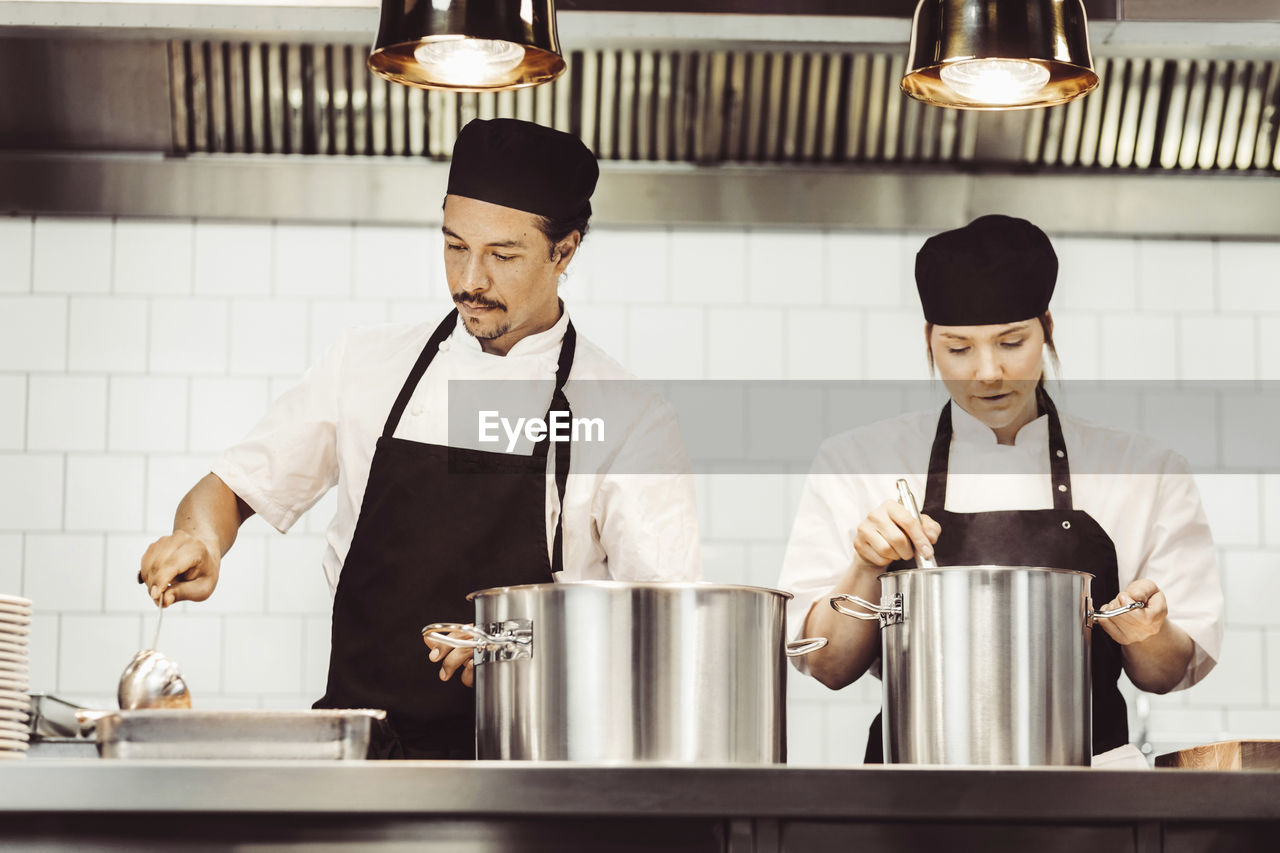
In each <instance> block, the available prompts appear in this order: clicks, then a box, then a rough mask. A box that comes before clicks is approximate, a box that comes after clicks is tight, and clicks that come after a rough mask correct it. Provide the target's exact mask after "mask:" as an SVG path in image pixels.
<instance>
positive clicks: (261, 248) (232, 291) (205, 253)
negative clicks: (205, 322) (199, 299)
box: [194, 222, 272, 296]
mask: <svg viewBox="0 0 1280 853" xmlns="http://www.w3.org/2000/svg"><path fill="white" fill-rule="evenodd" d="M271 234H272V229H271V227H270V226H263V225H257V224H253V223H240V222H201V223H200V224H199V227H197V228H196V229H195V240H194V244H195V245H194V253H195V259H194V273H195V292H196V293H199V294H202V295H205V294H207V295H210V296H266V295H268V294H269V293H270V292H271Z"/></svg>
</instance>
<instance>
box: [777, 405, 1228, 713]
mask: <svg viewBox="0 0 1280 853" xmlns="http://www.w3.org/2000/svg"><path fill="white" fill-rule="evenodd" d="M949 405H950V406H951V420H952V429H953V436H952V440H951V457H950V463H949V469H948V488H947V496H946V503H945V504H944V505H945V507H946V509H948V510H950V511H952V512H992V511H998V510H1017V509H1052V508H1053V494H1052V488H1051V483H1050V473H1049V449H1048V447H1049V428H1048V420H1049V419H1048V416H1046V415H1041V416H1040V417H1039V418H1037V419H1036V420H1034V421H1032V422H1031V423H1029V424H1027V425H1026V426H1024V427H1023V428H1022V429H1021V430H1019V431H1018V434H1017V436H1016V439H1015V443H1014V444H1013V445H1002V444H999V443H998V442H997V441H996V436H995V433H994V432H993V431H992V430H991V429H990V428H989V427H987V426H986V425H985V424H983V423H982V422H981V421H979V420H978V419H977V418H975V417H973V416H972V415H970V414H969V413H968V412H966V411H965V410H964V409H962V408H961V407H960V406H957V405H955V403H950V404H949ZM1059 419H1060V420H1061V423H1062V434H1063V438H1064V440H1065V441H1066V445H1067V460H1068V463H1069V465H1070V467H1071V493H1072V499H1073V503H1074V507H1075V508H1076V509H1078V510H1084V511H1085V512H1087V513H1088V514H1089V515H1090V516H1092V517H1093V519H1094V520H1095V521H1097V522H1098V524H1100V525H1101V526H1102V529H1103V530H1105V531H1106V532H1107V535H1108V536H1110V537H1111V540H1112V542H1114V543H1115V548H1116V560H1117V567H1118V574H1119V581H1120V589H1122V590H1123V589H1124V588H1125V587H1126V586H1128V585H1129V583H1131V582H1132V581H1133V580H1135V579H1136V578H1150V579H1151V580H1153V581H1155V583H1156V585H1157V586H1158V587H1159V588H1160V589H1161V591H1163V592H1164V594H1165V599H1166V600H1167V602H1168V607H1169V619H1170V620H1172V621H1173V622H1174V623H1176V624H1177V625H1178V627H1180V628H1182V629H1183V630H1184V631H1186V632H1187V634H1188V635H1189V636H1190V637H1191V639H1192V640H1193V641H1194V642H1195V647H1196V648H1195V656H1194V659H1193V660H1192V663H1191V666H1190V667H1189V668H1188V670H1187V674H1186V676H1185V677H1184V678H1183V680H1182V682H1181V683H1180V684H1178V686H1177V687H1176V688H1174V689H1182V688H1185V687H1190V686H1191V685H1192V684H1195V683H1196V682H1197V681H1199V680H1200V679H1202V678H1204V677H1205V676H1206V675H1207V674H1208V673H1209V671H1210V670H1211V669H1213V666H1214V664H1215V663H1216V662H1217V659H1218V655H1219V651H1220V649H1221V647H1222V607H1223V601H1222V585H1221V583H1220V581H1219V576H1218V565H1217V559H1216V556H1215V554H1214V550H1213V539H1212V537H1211V535H1210V532H1209V524H1208V521H1207V520H1206V518H1205V514H1204V509H1203V508H1202V507H1201V505H1200V493H1199V490H1198V489H1197V488H1196V485H1195V481H1194V479H1193V478H1192V476H1191V472H1190V469H1189V467H1188V465H1187V462H1186V460H1185V459H1183V458H1182V457H1181V456H1179V455H1178V454H1176V453H1174V452H1172V451H1170V450H1166V449H1163V448H1160V447H1158V446H1156V445H1155V444H1154V443H1153V442H1152V441H1151V440H1150V439H1148V438H1146V437H1144V436H1140V435H1137V434H1135V433H1131V432H1126V431H1124V430H1118V429H1110V428H1107V427H1102V426H1098V425H1096V424H1092V423H1089V422H1087V421H1084V420H1081V419H1078V418H1073V417H1070V416H1069V415H1065V414H1060V415H1059ZM937 423H938V413H937V412H936V411H933V412H914V413H911V414H907V415H902V416H900V417H896V418H892V419H889V420H886V421H881V422H879V423H876V424H872V425H870V426H865V427H860V428H857V429H853V430H849V431H848V432H844V433H841V434H840V435H837V436H835V437H833V438H830V439H828V440H827V441H826V442H824V444H823V445H822V447H821V448H820V450H819V451H818V456H817V459H816V460H815V461H814V464H813V468H812V470H811V472H810V474H809V477H808V479H807V481H806V483H805V488H804V493H803V495H802V496H801V499H800V506H799V509H798V511H797V514H796V520H795V525H794V527H793V529H792V532H791V539H790V542H789V543H788V545H787V551H786V557H785V558H784V561H783V568H782V575H781V577H780V579H779V580H778V585H779V586H780V587H782V588H783V589H785V590H787V591H789V592H791V593H792V594H793V595H794V596H795V597H794V598H793V599H792V600H791V601H790V602H789V604H788V611H787V624H788V625H789V626H790V633H791V634H792V636H793V638H798V637H800V636H801V635H802V632H803V626H804V621H805V619H806V618H807V616H808V613H809V609H810V607H811V606H812V605H813V604H814V603H815V602H817V601H819V600H820V599H824V598H825V596H826V594H827V593H828V592H829V591H830V590H831V588H832V587H833V586H834V585H835V584H836V582H837V581H838V580H839V579H840V577H841V576H842V575H844V574H845V572H846V571H848V569H849V567H850V566H851V565H852V564H853V560H854V557H855V554H854V550H853V539H854V535H855V534H856V533H857V529H858V525H859V524H861V523H862V521H863V520H864V519H865V518H866V517H867V515H868V513H870V512H871V510H873V509H875V508H876V507H877V506H879V505H880V504H882V503H883V502H884V501H886V500H891V499H895V498H896V497H897V489H896V487H895V482H896V481H897V480H898V479H899V478H903V479H906V480H907V482H908V483H909V484H910V486H911V490H912V492H913V493H914V494H915V496H916V500H917V501H919V502H920V503H921V504H923V503H924V490H925V480H926V477H927V473H928V470H929V452H930V449H931V448H932V446H933V439H934V434H935V431H936V429H937ZM1078 568H1079V569H1081V570H1082V571H1089V567H1088V566H1079V567H1078ZM1094 604H1095V605H1096V606H1098V607H1101V606H1102V605H1104V604H1106V602H1102V601H1098V602H1094ZM823 606H825V604H824V605H823ZM792 661H793V662H794V663H796V665H797V666H798V667H799V668H800V669H801V670H802V671H807V667H806V666H805V664H804V658H803V657H799V658H792Z"/></svg>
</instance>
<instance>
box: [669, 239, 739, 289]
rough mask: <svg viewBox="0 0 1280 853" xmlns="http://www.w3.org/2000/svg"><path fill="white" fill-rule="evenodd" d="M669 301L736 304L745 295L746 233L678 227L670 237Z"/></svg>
mask: <svg viewBox="0 0 1280 853" xmlns="http://www.w3.org/2000/svg"><path fill="white" fill-rule="evenodd" d="M670 251H671V263H670V271H671V272H670V275H671V282H670V285H669V288H670V291H669V292H670V293H671V301H672V302H674V303H676V304H684V303H690V302H694V303H720V304H730V305H739V304H741V303H743V302H744V301H746V296H747V260H746V259H747V235H746V234H745V233H744V232H742V231H732V230H714V229H694V228H689V229H683V228H682V229H680V230H677V231H673V232H672V233H671V237H670Z"/></svg>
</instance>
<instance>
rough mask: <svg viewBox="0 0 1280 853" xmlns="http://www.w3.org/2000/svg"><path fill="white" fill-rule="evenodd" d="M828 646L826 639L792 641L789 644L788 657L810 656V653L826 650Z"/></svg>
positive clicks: (814, 638) (815, 638)
mask: <svg viewBox="0 0 1280 853" xmlns="http://www.w3.org/2000/svg"><path fill="white" fill-rule="evenodd" d="M826 645H827V638H826V637H808V638H806V639H803V640H792V641H791V642H789V643H787V657H789V658H798V657H802V656H804V655H807V654H809V652H816V651H817V650H818V649H821V648H825V647H826Z"/></svg>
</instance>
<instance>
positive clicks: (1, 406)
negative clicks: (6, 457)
mask: <svg viewBox="0 0 1280 853" xmlns="http://www.w3.org/2000/svg"><path fill="white" fill-rule="evenodd" d="M26 440H27V377H25V376H21V375H11V376H0V451H5V450H22V449H23V447H24V446H25V445H26Z"/></svg>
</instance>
